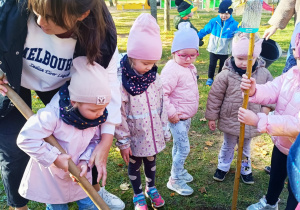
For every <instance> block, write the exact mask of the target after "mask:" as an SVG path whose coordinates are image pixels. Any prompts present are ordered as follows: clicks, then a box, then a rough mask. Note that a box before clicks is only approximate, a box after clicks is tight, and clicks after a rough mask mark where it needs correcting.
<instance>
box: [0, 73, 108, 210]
mask: <svg viewBox="0 0 300 210" xmlns="http://www.w3.org/2000/svg"><path fill="white" fill-rule="evenodd" d="M1 72H2V71H0V78H2V77H3V72H2V73H1ZM3 86H4V87H5V88H7V93H6V95H7V97H8V98H9V99H10V100H11V101H12V102H13V104H14V105H15V106H16V108H17V109H18V110H19V111H20V112H21V113H22V115H23V116H24V117H25V118H26V119H29V117H31V116H32V115H34V113H33V112H32V110H31V109H30V108H29V107H28V105H27V104H26V103H25V102H24V101H23V99H22V98H21V97H20V96H19V95H18V94H17V93H16V92H15V91H14V90H13V89H12V88H10V87H9V86H8V85H6V84H4V85H3ZM45 141H46V142H48V143H49V144H51V145H52V146H54V147H56V148H57V149H58V150H59V151H60V152H61V153H63V154H66V151H65V150H64V149H63V148H62V147H61V146H60V144H59V143H58V142H57V141H56V139H55V137H54V136H53V135H51V136H49V137H47V138H45ZM68 164H69V172H70V173H71V174H72V175H73V176H74V177H75V178H76V180H77V181H78V184H79V185H80V186H81V187H82V189H83V190H84V191H85V192H86V194H87V195H88V196H89V197H90V199H91V200H92V201H93V202H94V204H95V205H96V206H97V208H98V209H102V210H109V208H108V206H107V205H106V203H105V202H104V201H103V199H102V198H101V197H100V195H99V194H98V192H97V191H96V190H95V189H94V187H93V186H92V185H91V183H90V182H89V181H88V180H87V178H86V177H85V176H83V177H80V176H79V174H80V170H79V169H78V168H77V166H76V164H75V163H74V162H73V161H72V160H71V159H69V163H68Z"/></svg>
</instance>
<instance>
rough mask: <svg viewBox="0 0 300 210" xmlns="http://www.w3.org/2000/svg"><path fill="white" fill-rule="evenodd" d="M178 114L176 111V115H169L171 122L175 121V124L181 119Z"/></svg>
mask: <svg viewBox="0 0 300 210" xmlns="http://www.w3.org/2000/svg"><path fill="white" fill-rule="evenodd" d="M178 115H179V113H176V114H175V116H174V117H172V118H170V117H169V121H170V123H173V124H176V123H178V122H179V120H180V119H179V117H178Z"/></svg>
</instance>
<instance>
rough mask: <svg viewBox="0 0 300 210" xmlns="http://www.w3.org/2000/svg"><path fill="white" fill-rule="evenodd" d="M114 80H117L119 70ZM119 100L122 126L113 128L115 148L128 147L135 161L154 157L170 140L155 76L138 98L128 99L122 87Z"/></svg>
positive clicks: (158, 79)
mask: <svg viewBox="0 0 300 210" xmlns="http://www.w3.org/2000/svg"><path fill="white" fill-rule="evenodd" d="M118 76H119V78H120V80H121V77H122V69H121V68H119V70H118ZM121 96H122V106H121V114H122V123H121V124H120V125H118V126H116V130H115V137H116V139H117V142H116V145H117V146H118V147H119V148H120V149H121V150H123V149H127V148H129V147H130V148H131V151H132V155H133V156H136V157H148V156H153V155H156V154H157V153H159V152H160V151H162V150H163V149H164V148H165V147H166V141H169V140H170V137H171V136H170V132H169V130H168V126H167V124H168V116H167V113H166V110H165V106H164V102H163V89H162V84H161V81H160V78H159V75H158V74H156V80H155V81H154V82H152V83H151V84H150V86H149V87H148V89H147V90H146V91H145V92H143V93H142V94H140V95H136V96H132V95H130V94H129V93H128V92H127V91H126V90H125V88H124V87H123V85H122V86H121Z"/></svg>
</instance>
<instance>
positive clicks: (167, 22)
mask: <svg viewBox="0 0 300 210" xmlns="http://www.w3.org/2000/svg"><path fill="white" fill-rule="evenodd" d="M164 7H165V8H164V26H165V27H164V29H165V31H170V0H165V5H164Z"/></svg>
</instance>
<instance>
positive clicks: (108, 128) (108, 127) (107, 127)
mask: <svg viewBox="0 0 300 210" xmlns="http://www.w3.org/2000/svg"><path fill="white" fill-rule="evenodd" d="M115 127H116V126H115V125H114V124H112V123H109V122H106V123H104V124H102V125H101V134H103V133H108V134H112V135H114V134H115Z"/></svg>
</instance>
